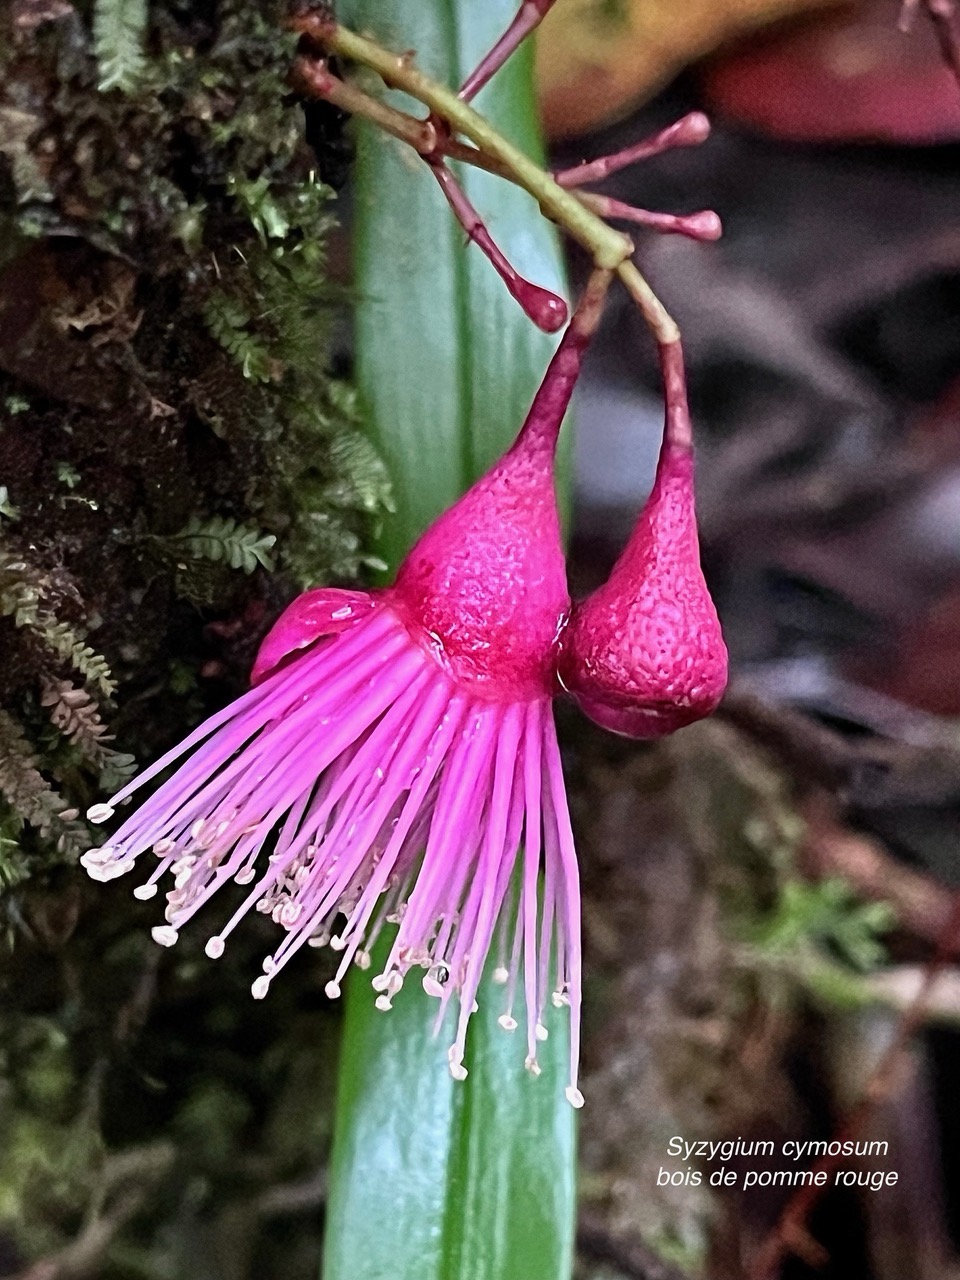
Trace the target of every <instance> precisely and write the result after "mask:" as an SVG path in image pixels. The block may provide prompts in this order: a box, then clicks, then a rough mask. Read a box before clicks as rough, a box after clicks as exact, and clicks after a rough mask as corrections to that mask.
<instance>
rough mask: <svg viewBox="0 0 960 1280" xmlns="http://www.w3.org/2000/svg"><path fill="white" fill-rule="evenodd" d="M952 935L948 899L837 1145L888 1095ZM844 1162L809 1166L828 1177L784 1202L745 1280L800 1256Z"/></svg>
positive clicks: (959, 920)
mask: <svg viewBox="0 0 960 1280" xmlns="http://www.w3.org/2000/svg"><path fill="white" fill-rule="evenodd" d="M958 935H960V895H956V896H955V898H954V903H953V908H952V910H951V913H950V917H949V919H948V920H947V922H946V924H945V926H944V929H943V932H942V934H941V936H940V939H939V942H938V946H937V952H936V955H935V956H934V958H933V959H932V960H931V961H930V963H929V964H928V965H927V968H926V971H925V973H924V976H923V981H922V983H921V985H920V987H919V988H918V990H917V992H916V995H915V997H914V999H913V1001H912V1003H911V1004H910V1005H909V1006H908V1008H906V1009H905V1010H904V1012H903V1014H902V1016H901V1018H900V1020H899V1022H898V1023H897V1028H896V1032H895V1034H894V1037H893V1040H892V1041H891V1043H890V1045H889V1046H888V1048H887V1049H886V1051H885V1052H884V1054H883V1055H882V1057H881V1059H880V1061H879V1062H878V1064H877V1066H876V1068H875V1069H874V1072H873V1074H872V1075H871V1077H870V1079H869V1081H868V1082H867V1085H866V1088H865V1089H864V1091H863V1096H862V1097H861V1099H860V1102H859V1103H858V1105H857V1106H856V1107H855V1108H854V1110H853V1111H852V1112H851V1113H850V1115H849V1116H848V1117H847V1119H846V1121H845V1123H843V1124H842V1125H841V1126H840V1129H839V1131H838V1133H837V1139H838V1141H839V1142H840V1143H841V1144H842V1143H843V1142H844V1141H845V1140H847V1139H849V1138H853V1137H855V1136H856V1135H857V1134H858V1133H860V1132H861V1130H862V1129H863V1127H864V1125H865V1124H866V1122H867V1120H868V1119H869V1117H870V1115H871V1113H872V1112H873V1110H874V1108H875V1107H876V1106H877V1104H878V1103H880V1102H882V1101H883V1100H884V1099H885V1098H886V1097H887V1096H888V1095H889V1093H890V1091H891V1090H892V1088H893V1086H894V1083H895V1081H896V1075H897V1068H898V1067H899V1065H900V1056H901V1054H902V1053H903V1050H904V1048H905V1047H906V1045H907V1044H908V1043H909V1041H910V1039H911V1037H912V1036H913V1035H914V1033H915V1032H916V1030H917V1029H918V1028H919V1027H920V1026H921V1024H922V1023H923V1021H924V1018H925V1016H926V1006H927V1000H928V998H929V996H930V993H931V991H932V990H933V987H934V985H935V983H936V982H937V980H938V979H939V977H940V975H941V973H942V972H943V971H944V970H945V969H946V967H947V965H948V963H949V961H950V958H951V956H952V955H954V954H955V953H956V950H957V945H958V941H960V936H958ZM844 1160H845V1157H844V1156H842V1155H837V1156H823V1157H822V1158H821V1159H820V1160H818V1161H817V1162H816V1163H815V1164H814V1166H813V1172H814V1173H820V1172H826V1173H827V1175H828V1177H827V1178H826V1179H825V1180H824V1181H825V1184H826V1185H824V1186H819V1187H818V1186H813V1185H808V1186H804V1187H802V1188H801V1189H800V1190H799V1191H798V1192H797V1194H796V1195H795V1196H794V1197H793V1198H792V1199H791V1200H790V1202H789V1203H788V1204H787V1207H786V1209H785V1210H784V1211H783V1213H782V1214H781V1216H780V1220H779V1222H778V1223H777V1225H776V1227H775V1228H774V1229H773V1231H772V1232H771V1233H770V1235H769V1236H768V1237H767V1239H766V1241H765V1242H764V1243H763V1245H762V1246H761V1247H760V1249H759V1251H758V1253H757V1254H756V1256H755V1258H754V1259H753V1262H752V1264H751V1265H750V1268H749V1270H748V1272H747V1280H775V1277H776V1276H777V1274H778V1273H779V1269H780V1264H781V1263H782V1262H783V1260H784V1259H785V1258H786V1257H787V1256H788V1254H790V1253H796V1252H798V1251H800V1250H803V1249H804V1247H805V1246H806V1245H807V1244H809V1243H811V1237H810V1235H809V1232H808V1229H807V1223H808V1222H809V1219H810V1214H811V1213H812V1211H813V1209H814V1208H815V1206H816V1205H817V1203H818V1202H819V1201H820V1199H821V1198H822V1196H823V1194H824V1192H825V1191H826V1189H827V1186H828V1185H829V1182H830V1178H829V1175H830V1174H831V1173H833V1172H834V1171H835V1170H836V1169H838V1168H840V1167H841V1165H843V1163H844ZM817 1248H819V1246H817Z"/></svg>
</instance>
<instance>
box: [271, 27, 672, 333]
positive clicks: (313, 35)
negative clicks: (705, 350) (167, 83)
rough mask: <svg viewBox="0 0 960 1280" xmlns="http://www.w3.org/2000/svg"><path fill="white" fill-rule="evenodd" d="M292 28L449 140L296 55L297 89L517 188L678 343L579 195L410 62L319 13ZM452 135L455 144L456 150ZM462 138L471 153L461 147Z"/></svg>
mask: <svg viewBox="0 0 960 1280" xmlns="http://www.w3.org/2000/svg"><path fill="white" fill-rule="evenodd" d="M292 25H293V28H294V30H296V31H299V32H300V34H301V35H302V36H303V37H305V38H306V39H307V40H309V41H310V42H312V43H313V44H314V45H316V46H317V47H318V48H319V49H321V50H323V51H326V52H328V53H335V54H337V55H338V56H339V57H341V58H344V59H346V60H348V61H351V62H355V63H358V64H359V65H361V66H364V67H367V68H369V69H370V70H372V71H375V72H376V73H377V75H378V76H379V77H380V78H381V80H382V81H383V82H384V84H385V85H387V87H388V88H392V89H399V90H402V91H403V92H404V93H406V94H408V95H409V96H410V97H411V98H414V99H415V100H416V101H418V102H420V103H422V104H423V105H424V106H425V107H426V108H427V109H428V111H429V112H430V117H435V118H436V121H442V122H443V127H444V129H445V130H449V132H450V135H451V136H450V138H449V139H447V138H446V137H442V136H441V131H440V130H438V128H437V124H436V121H435V120H433V119H431V118H428V120H427V121H423V122H418V121H416V120H414V118H413V117H404V115H403V113H400V112H395V111H394V109H393V108H389V107H385V106H384V104H382V103H376V101H375V100H374V99H371V98H369V97H368V96H367V95H365V94H361V93H353V94H352V95H351V97H350V100H349V101H348V99H347V97H346V96H345V94H344V92H343V88H342V85H343V82H342V81H339V82H336V83H332V82H331V77H330V73H329V72H328V71H326V68H325V67H323V68H321V69H320V70H319V71H318V70H317V66H316V61H317V60H316V58H314V59H313V65H312V66H311V58H310V55H309V54H308V53H307V52H301V54H300V55H299V57H298V60H297V65H296V68H295V75H296V78H297V80H298V82H299V83H300V84H301V86H303V87H304V88H305V89H307V90H308V91H312V92H314V93H317V94H318V95H319V96H321V97H327V98H329V100H330V101H335V102H336V103H337V105H339V106H342V107H343V108H344V109H351V110H354V111H355V113H356V114H358V115H362V116H364V117H366V118H368V119H370V120H372V121H373V122H374V123H376V124H378V125H380V126H381V127H383V128H386V129H387V130H388V132H390V133H392V134H393V136H395V137H400V138H402V140H403V141H405V142H408V143H409V144H410V145H412V146H413V147H414V148H415V149H416V150H417V151H418V153H419V154H420V155H422V156H424V158H427V157H428V156H434V157H436V156H437V153H438V152H440V153H441V154H442V155H443V156H446V157H449V158H451V159H457V160H465V161H466V162H468V163H478V164H480V165H481V167H483V168H485V169H488V170H490V171H493V172H495V173H498V174H499V175H500V176H501V177H504V178H506V179H508V180H509V181H511V182H514V183H515V184H516V185H518V186H520V187H522V188H523V189H524V190H525V191H527V192H528V193H529V194H530V195H531V196H532V197H533V198H534V199H535V200H536V201H537V203H538V204H539V206H540V208H541V210H542V211H543V213H544V214H545V215H546V216H547V217H549V218H551V219H552V220H553V221H554V222H556V223H557V225H558V226H560V227H562V228H563V230H564V231H566V233H567V234H568V235H569V236H570V237H571V238H572V239H574V240H576V241H577V242H578V243H579V244H580V245H582V246H583V248H584V249H586V250H587V252H588V253H589V254H590V256H591V258H592V259H593V262H594V264H595V265H596V266H597V267H600V268H603V269H606V270H610V271H615V272H616V273H617V274H618V275H619V277H620V279H621V280H622V281H623V283H624V284H625V285H626V287H627V289H628V291H629V293H630V294H631V296H632V297H633V298H634V300H635V301H636V303H637V305H638V306H639V307H640V309H641V311H642V312H643V315H644V318H645V319H646V321H647V324H648V325H649V327H650V328H651V330H652V331H653V334H654V337H655V338H656V340H657V342H658V343H661V344H663V343H674V342H677V341H678V340H679V331H678V329H677V326H676V324H675V323H674V321H673V319H672V318H671V316H670V315H669V314H668V312H667V310H666V308H665V307H664V306H663V304H662V303H661V302H660V300H659V298H657V296H656V294H655V293H654V292H653V290H652V289H651V288H650V286H649V284H648V283H647V281H646V280H644V278H643V276H642V275H641V274H640V272H639V271H638V269H637V267H636V266H635V264H634V263H633V262H631V261H630V258H631V255H632V254H633V250H634V246H633V243H632V241H630V239H629V238H628V237H627V236H625V235H623V234H622V233H621V232H619V231H616V230H614V229H613V228H612V227H609V226H608V225H607V224H606V223H605V222H604V221H603V219H602V218H600V217H598V216H597V215H596V214H595V213H594V212H593V210H591V209H589V208H588V207H587V206H586V204H585V203H584V202H583V201H582V200H581V199H579V198H578V195H577V194H574V193H573V192H570V191H567V190H565V189H564V188H563V187H561V186H560V185H559V183H557V182H556V180H555V179H554V177H553V176H552V175H551V174H550V173H548V172H547V171H546V170H544V169H542V168H541V167H540V166H539V165H537V164H536V163H534V161H532V160H531V159H530V158H529V157H528V156H526V155H524V153H523V152H522V151H520V150H519V149H518V148H517V147H515V146H514V145H513V143H511V142H509V141H508V140H507V139H506V138H504V137H503V135H502V134H500V133H498V132H497V130H496V129H494V128H493V126H492V125H491V124H490V123H489V122H488V121H487V120H485V119H484V118H483V117H482V116H480V115H478V114H477V112H476V111H474V110H473V108H472V107H470V106H469V105H468V104H467V103H466V102H464V101H463V100H462V99H461V98H460V97H458V95H457V94H456V93H454V92H453V91H452V90H451V89H449V88H447V87H446V86H445V85H442V84H440V83H438V82H437V81H435V80H432V79H431V78H430V77H429V76H426V75H424V74H423V72H421V71H420V70H419V69H418V68H417V67H416V66H415V65H414V64H413V62H412V60H411V58H410V57H409V56H407V55H404V56H398V55H397V54H395V53H391V52H389V51H388V50H386V49H383V48H381V47H380V46H379V45H378V44H376V43H375V42H374V41H373V40H369V39H367V38H366V37H364V36H361V35H358V34H356V33H355V32H353V31H349V30H348V29H347V28H346V27H342V26H340V25H339V24H338V23H336V22H335V21H333V20H332V19H330V18H329V17H327V16H325V15H324V14H322V13H319V14H318V13H308V14H305V15H300V16H298V17H297V18H295V19H294V20H293V22H292ZM332 80H334V81H335V80H336V78H335V77H334V78H332ZM425 129H432V130H433V132H432V134H426V133H425V132H424V130H425ZM453 134H459V135H460V136H461V141H460V143H459V146H457V144H456V142H455V140H454V138H453V137H452V135H453ZM463 138H466V139H467V140H468V142H469V143H470V144H472V145H470V146H466V147H464V144H463V142H462V139H463ZM481 157H482V159H481Z"/></svg>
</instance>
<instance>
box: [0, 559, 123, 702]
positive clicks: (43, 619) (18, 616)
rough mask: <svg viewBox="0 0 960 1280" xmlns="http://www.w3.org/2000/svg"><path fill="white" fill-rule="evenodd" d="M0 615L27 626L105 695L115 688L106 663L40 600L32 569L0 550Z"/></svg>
mask: <svg viewBox="0 0 960 1280" xmlns="http://www.w3.org/2000/svg"><path fill="white" fill-rule="evenodd" d="M0 615H2V616H3V617H6V618H12V619H13V624H14V626H15V627H18V628H24V627H26V628H28V629H29V630H30V631H32V632H33V633H34V635H36V636H37V638H38V639H39V640H40V641H42V643H43V644H44V645H46V647H47V648H48V649H49V650H50V651H51V652H52V653H53V654H55V655H56V657H58V658H59V659H60V660H61V661H62V662H67V663H69V664H70V666H71V667H73V669H74V671H77V672H79V674H80V675H82V676H83V678H84V680H85V681H86V682H87V683H88V684H91V685H95V686H96V687H97V688H98V689H99V691H100V693H101V694H102V695H103V697H105V698H112V697H113V695H114V693H116V691H117V684H116V681H115V680H114V679H113V676H112V674H111V671H110V664H109V663H108V662H107V660H106V658H105V657H103V655H102V654H99V653H97V652H96V650H95V649H92V648H91V647H90V646H89V645H88V644H87V643H86V641H85V639H84V636H83V634H82V633H81V632H80V631H78V630H77V628H76V627H74V626H72V625H71V623H69V622H61V621H60V620H59V619H58V618H57V616H56V614H55V613H54V612H53V610H52V609H51V608H50V607H49V606H48V605H47V604H45V603H44V599H43V586H42V579H41V577H40V575H39V574H38V572H37V570H36V569H32V568H31V567H30V566H29V565H27V564H26V563H25V562H24V561H22V560H17V559H16V558H15V557H14V556H13V555H12V554H10V553H8V552H6V551H4V550H2V549H0Z"/></svg>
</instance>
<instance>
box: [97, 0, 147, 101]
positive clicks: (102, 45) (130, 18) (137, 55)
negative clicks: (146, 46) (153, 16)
mask: <svg viewBox="0 0 960 1280" xmlns="http://www.w3.org/2000/svg"><path fill="white" fill-rule="evenodd" d="M146 29H147V0H96V4H95V5H94V10H93V47H94V52H95V53H96V55H97V65H98V67H99V70H100V82H99V84H98V85H97V88H98V89H100V91H101V92H102V93H107V92H109V90H111V89H122V90H123V91H124V92H129V91H130V90H131V89H133V88H135V86H136V84H137V81H138V80H139V79H140V76H141V75H142V73H143V69H144V65H145V60H144V54H143V41H144V36H145V34H146Z"/></svg>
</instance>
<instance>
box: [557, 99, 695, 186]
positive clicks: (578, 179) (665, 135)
mask: <svg viewBox="0 0 960 1280" xmlns="http://www.w3.org/2000/svg"><path fill="white" fill-rule="evenodd" d="M709 137H710V121H709V120H708V119H707V117H706V116H705V115H704V114H703V112H702V111H691V112H690V113H689V114H688V115H685V116H682V117H681V119H679V120H677V121H675V122H674V123H673V124H671V125H668V126H667V128H666V129H661V130H660V132H659V133H655V134H654V135H653V137H652V138H644V140H643V141H642V142H635V143H634V144H633V145H632V146H630V147H624V149H623V150H622V151H615V152H614V153H613V155H609V156H600V157H599V159H597V160H586V161H584V163H583V164H578V165H574V166H573V168H571V169H561V170H560V171H559V172H557V173H555V174H554V175H553V176H554V178H556V180H557V182H559V184H560V186H561V187H583V186H586V184H587V183H588V182H602V181H603V179H604V178H609V176H610V174H611V173H619V171H620V170H621V169H626V168H627V167H628V166H630V165H634V164H638V163H639V162H640V161H642V160H649V159H651V158H652V157H653V156H659V155H661V154H662V153H663V152H664V151H672V150H673V149H674V148H675V147H696V146H699V144H700V143H701V142H706V140H707V138H709Z"/></svg>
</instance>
